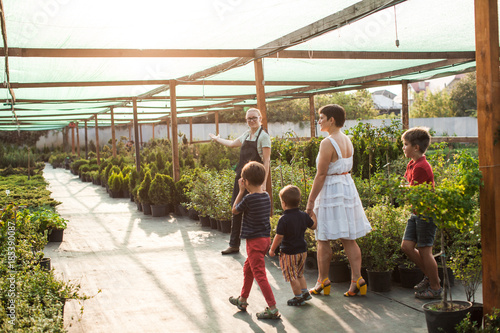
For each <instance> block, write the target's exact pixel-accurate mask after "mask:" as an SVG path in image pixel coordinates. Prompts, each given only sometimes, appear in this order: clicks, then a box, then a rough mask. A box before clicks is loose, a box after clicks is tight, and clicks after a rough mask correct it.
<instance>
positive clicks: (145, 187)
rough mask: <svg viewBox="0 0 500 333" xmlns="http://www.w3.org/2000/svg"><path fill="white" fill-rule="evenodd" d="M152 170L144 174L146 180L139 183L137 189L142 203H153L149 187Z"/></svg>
mask: <svg viewBox="0 0 500 333" xmlns="http://www.w3.org/2000/svg"><path fill="white" fill-rule="evenodd" d="M151 182H152V179H151V171H148V172H146V175H145V176H144V180H143V181H142V182H141V184H140V185H139V188H138V189H137V195H138V198H139V201H140V202H142V203H151V199H150V198H149V187H150V186H151Z"/></svg>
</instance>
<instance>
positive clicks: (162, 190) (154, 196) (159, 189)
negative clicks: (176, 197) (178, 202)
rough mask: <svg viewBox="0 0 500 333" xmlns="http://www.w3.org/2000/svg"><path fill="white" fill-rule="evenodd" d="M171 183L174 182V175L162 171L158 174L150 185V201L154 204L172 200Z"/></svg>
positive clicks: (162, 203) (163, 203)
mask: <svg viewBox="0 0 500 333" xmlns="http://www.w3.org/2000/svg"><path fill="white" fill-rule="evenodd" d="M168 178H170V179H168ZM171 184H173V180H172V177H170V176H167V175H162V174H161V173H158V174H156V176H155V178H154V179H153V180H152V181H151V186H150V187H149V193H148V196H149V199H150V202H151V203H152V204H154V205H165V204H167V203H169V202H171V200H172V197H171V191H172V189H171V188H170V185H171Z"/></svg>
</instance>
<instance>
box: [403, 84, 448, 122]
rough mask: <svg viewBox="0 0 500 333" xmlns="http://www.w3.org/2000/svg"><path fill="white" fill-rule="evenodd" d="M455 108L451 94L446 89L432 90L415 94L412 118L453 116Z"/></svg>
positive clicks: (411, 111)
mask: <svg viewBox="0 0 500 333" xmlns="http://www.w3.org/2000/svg"><path fill="white" fill-rule="evenodd" d="M454 115H455V110H454V108H453V102H452V100H451V97H450V94H449V93H448V91H446V90H442V91H438V92H432V91H430V90H427V91H425V93H423V92H419V93H414V94H413V104H412V106H411V108H410V117H411V118H435V117H453V116H454Z"/></svg>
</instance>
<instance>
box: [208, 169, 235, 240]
mask: <svg viewBox="0 0 500 333" xmlns="http://www.w3.org/2000/svg"><path fill="white" fill-rule="evenodd" d="M233 182H234V172H233V171H232V170H230V169H227V170H222V171H220V172H219V174H218V177H213V178H212V182H211V188H212V198H213V202H212V208H213V213H212V214H213V217H214V218H215V220H216V221H217V223H218V224H217V226H220V228H219V229H220V231H222V232H224V233H230V232H231V218H232V216H233V213H232V210H231V209H232V207H231V195H232V192H231V188H232V186H233Z"/></svg>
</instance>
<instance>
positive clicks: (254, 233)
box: [229, 161, 281, 319]
mask: <svg viewBox="0 0 500 333" xmlns="http://www.w3.org/2000/svg"><path fill="white" fill-rule="evenodd" d="M265 179H266V170H265V168H264V165H262V164H261V163H259V162H255V161H252V162H248V163H247V164H245V166H244V167H243V169H242V171H241V178H240V179H239V181H238V185H239V188H240V191H239V193H238V196H237V197H236V199H235V201H234V205H233V214H241V213H243V222H242V225H241V238H242V239H246V248H247V255H248V257H247V259H246V260H245V264H244V265H243V288H242V289H241V295H240V296H239V297H236V298H235V297H232V296H231V297H230V298H229V302H230V303H231V304H233V305H236V307H237V308H238V309H240V310H241V311H246V309H247V306H248V303H247V298H248V296H249V295H250V290H251V289H252V285H253V280H254V279H255V280H256V281H257V283H258V285H259V287H260V290H261V291H262V294H263V295H264V298H265V299H266V302H267V305H268V307H266V309H265V310H264V311H262V312H258V313H257V318H259V319H279V318H280V317H281V315H280V313H279V311H278V309H277V308H276V300H275V299H274V294H273V291H272V289H271V286H270V285H269V281H268V280H267V275H266V265H265V260H264V257H265V255H266V252H267V250H268V249H269V245H270V244H271V224H270V222H269V218H270V216H271V199H270V198H269V195H268V194H267V192H265V191H263V190H262V184H263V183H264V180H265ZM245 189H246V190H247V191H248V194H247V195H245Z"/></svg>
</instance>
